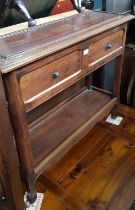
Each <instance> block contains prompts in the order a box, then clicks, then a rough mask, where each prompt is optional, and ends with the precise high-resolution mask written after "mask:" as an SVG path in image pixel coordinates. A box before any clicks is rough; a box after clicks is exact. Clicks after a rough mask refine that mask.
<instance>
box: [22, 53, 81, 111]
mask: <svg viewBox="0 0 135 210" xmlns="http://www.w3.org/2000/svg"><path fill="white" fill-rule="evenodd" d="M80 68H81V52H80V51H77V52H73V53H71V54H68V55H66V56H64V57H62V58H60V59H58V60H56V61H54V62H52V63H49V64H47V65H45V66H42V67H41V68H38V69H36V70H34V71H32V72H29V73H27V74H25V75H23V76H22V77H21V79H20V86H21V91H22V97H23V100H24V103H25V105H26V109H31V108H33V107H36V106H38V105H40V104H41V103H42V102H44V101H45V100H47V99H49V98H50V97H52V96H53V95H55V94H56V93H58V92H60V91H61V90H64V89H65V88H66V87H68V86H69V85H71V84H72V83H74V82H75V81H77V80H78V79H79V78H81V77H82V70H81V69H80Z"/></svg>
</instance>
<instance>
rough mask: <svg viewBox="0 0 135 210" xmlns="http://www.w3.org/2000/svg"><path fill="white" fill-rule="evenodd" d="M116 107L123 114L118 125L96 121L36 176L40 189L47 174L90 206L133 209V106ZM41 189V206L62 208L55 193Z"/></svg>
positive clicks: (134, 181) (43, 207)
mask: <svg viewBox="0 0 135 210" xmlns="http://www.w3.org/2000/svg"><path fill="white" fill-rule="evenodd" d="M117 111H118V113H119V115H120V116H123V117H124V120H123V122H122V123H121V125H120V126H116V125H111V124H108V123H106V122H105V120H103V121H102V122H100V123H98V124H97V125H96V126H95V127H94V128H93V129H92V130H91V131H90V132H89V133H88V135H86V137H85V138H83V139H82V140H81V141H80V142H78V144H77V145H75V146H74V147H73V148H72V149H71V150H70V151H69V152H68V153H67V154H66V155H65V156H64V157H63V158H62V159H61V160H60V161H59V162H58V164H56V165H54V166H53V167H51V168H50V169H49V170H46V171H45V173H44V174H45V175H44V174H43V175H42V176H41V177H39V179H38V181H39V182H40V183H41V184H42V189H43V186H45V183H46V176H48V177H49V178H51V179H53V181H55V182H56V183H58V184H59V185H60V187H61V188H64V191H66V193H70V194H72V195H74V196H75V197H76V199H81V201H82V202H83V203H84V204H88V205H89V207H90V206H91V208H92V209H94V210H99V209H102V210H106V209H110V210H116V209H119V210H129V209H130V210H134V205H132V203H133V201H134V197H135V196H134V195H135V187H134V185H135V167H134V166H135V141H134V139H135V109H133V108H129V107H125V106H122V105H120V106H118V107H117ZM110 128H111V130H110ZM40 188H41V187H40ZM38 190H39V188H38ZM39 191H40V190H39ZM42 192H44V194H45V195H44V201H43V204H42V207H41V210H44V209H48V210H53V209H55V210H59V209H60V210H66V207H65V205H63V201H60V200H59V199H58V198H57V195H58V193H57V195H54V194H52V192H51V193H50V192H49V191H48V190H47V191H45V190H42ZM61 199H62V197H61ZM130 206H132V208H130Z"/></svg>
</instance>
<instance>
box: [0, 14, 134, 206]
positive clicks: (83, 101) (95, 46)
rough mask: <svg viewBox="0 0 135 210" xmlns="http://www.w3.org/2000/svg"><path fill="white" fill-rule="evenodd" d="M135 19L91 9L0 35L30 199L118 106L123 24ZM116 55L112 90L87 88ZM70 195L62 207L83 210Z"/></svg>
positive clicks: (12, 114)
mask: <svg viewBox="0 0 135 210" xmlns="http://www.w3.org/2000/svg"><path fill="white" fill-rule="evenodd" d="M132 18H133V17H132V16H130V15H128V16H122V15H120V16H119V15H115V14H107V13H96V12H94V13H92V12H90V11H87V12H86V13H83V14H78V15H74V16H72V17H69V18H66V19H62V20H59V21H56V22H53V23H51V24H48V25H42V26H39V27H36V28H34V29H29V30H26V31H20V32H18V34H11V35H9V36H3V38H2V37H1V40H0V41H1V45H0V48H1V49H2V50H0V55H1V56H2V57H1V60H0V64H1V71H2V73H3V81H4V84H5V90H6V95H7V100H8V103H9V111H10V116H11V121H12V125H13V130H14V136H15V140H16V144H17V150H18V154H19V160H20V165H21V168H22V171H23V173H24V177H25V184H26V186H27V190H28V192H29V199H30V200H31V201H34V199H35V198H36V192H35V181H36V179H37V178H38V176H39V175H40V174H41V173H42V172H43V171H44V170H45V169H48V168H50V167H53V165H54V164H56V162H58V161H59V160H60V159H61V158H62V157H63V155H65V154H66V153H67V152H68V151H69V150H70V149H72V147H73V146H74V145H75V144H76V143H77V142H79V141H80V140H81V139H82V138H84V136H86V135H87V133H89V131H90V130H91V129H92V128H93V126H94V125H95V124H96V123H97V122H99V121H101V120H102V119H103V118H104V117H105V116H107V115H108V114H109V113H110V112H111V110H112V109H113V107H115V105H116V104H117V102H118V95H119V86H120V75H121V66H122V54H123V50H124V43H125V36H126V25H127V21H129V20H130V19H132ZM52 26H53V27H52ZM60 31H61V33H59V32H60ZM106 44H108V45H107V46H106ZM105 48H107V49H105ZM87 49H89V50H87ZM113 58H117V60H118V62H117V65H116V75H115V78H116V79H115V80H114V84H115V85H117V86H116V88H115V85H114V90H113V93H111V94H110V93H109V94H108V93H107V92H106V91H103V90H98V89H96V88H95V89H94V88H93V89H92V88H90V86H91V87H92V76H91V73H92V72H93V71H95V70H97V68H98V67H99V66H102V65H104V64H105V63H107V62H108V61H110V60H111V59H113ZM117 82H118V84H116V83H117ZM77 84H79V85H78V86H77ZM74 87H76V90H74V91H73V89H74ZM67 88H68V91H67ZM66 91H67V92H66ZM63 93H66V94H67V95H66V96H65V98H64V97H63V96H62V94H63ZM54 98H55V99H54ZM51 100H52V101H51ZM54 100H57V102H55V103H54V104H53V101H54ZM49 101H51V103H50V104H49ZM45 106H47V108H45V110H44V107H45ZM41 107H42V108H41ZM32 112H33V116H32V114H31V113H32ZM36 112H39V114H38V113H37V114H35V113H36ZM29 113H30V114H31V116H32V118H33V120H32V118H31V117H30V115H29ZM46 183H47V178H46ZM51 186H52V187H53V191H52V192H53V193H54V194H56V193H57V192H59V193H62V189H58V185H57V184H56V183H55V182H53V180H51V179H49V177H48V185H47V187H48V189H49V188H50V190H52V189H51ZM57 190H58V191H57ZM63 192H64V191H63ZM70 197H71V195H70V194H66V197H65V199H66V198H67V200H66V201H65V200H64V203H65V205H67V206H68V207H69V206H70V207H71V208H72V209H77V208H78V209H80V208H81V205H82V209H83V204H81V203H80V207H79V206H78V207H77V206H76V204H77V201H76V200H74V199H69V198H70ZM73 200H74V203H72V201H73ZM78 205H79V204H78ZM85 208H87V207H85V205H84V209H85Z"/></svg>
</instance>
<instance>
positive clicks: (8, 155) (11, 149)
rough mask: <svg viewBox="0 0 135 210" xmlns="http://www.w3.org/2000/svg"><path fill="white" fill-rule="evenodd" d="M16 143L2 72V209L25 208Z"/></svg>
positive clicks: (0, 177) (0, 94) (0, 123)
mask: <svg viewBox="0 0 135 210" xmlns="http://www.w3.org/2000/svg"><path fill="white" fill-rule="evenodd" d="M18 167H19V162H18V157H17V153H16V145H15V142H14V138H13V132H12V128H11V124H10V120H9V114H8V110H7V102H6V98H5V93H4V87H3V82H2V79H1V74H0V209H1V210H23V209H24V205H23V194H22V186H21V180H20V174H19V170H18Z"/></svg>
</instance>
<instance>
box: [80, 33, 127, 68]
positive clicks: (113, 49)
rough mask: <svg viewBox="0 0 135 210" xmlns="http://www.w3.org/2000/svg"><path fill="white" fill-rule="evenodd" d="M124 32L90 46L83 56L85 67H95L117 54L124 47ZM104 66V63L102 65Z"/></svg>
mask: <svg viewBox="0 0 135 210" xmlns="http://www.w3.org/2000/svg"><path fill="white" fill-rule="evenodd" d="M123 41H124V31H123V30H120V31H118V32H115V33H113V34H112V35H109V36H106V37H105V38H102V39H100V40H98V41H96V42H94V43H92V44H90V45H89V47H88V49H85V50H84V52H83V54H84V56H83V66H85V67H86V66H91V67H92V66H94V65H96V64H97V63H98V62H101V61H103V60H104V59H106V58H108V57H109V56H110V54H114V55H115V54H116V53H117V51H119V50H120V48H122V46H123ZM101 64H102V65H103V63H101Z"/></svg>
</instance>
